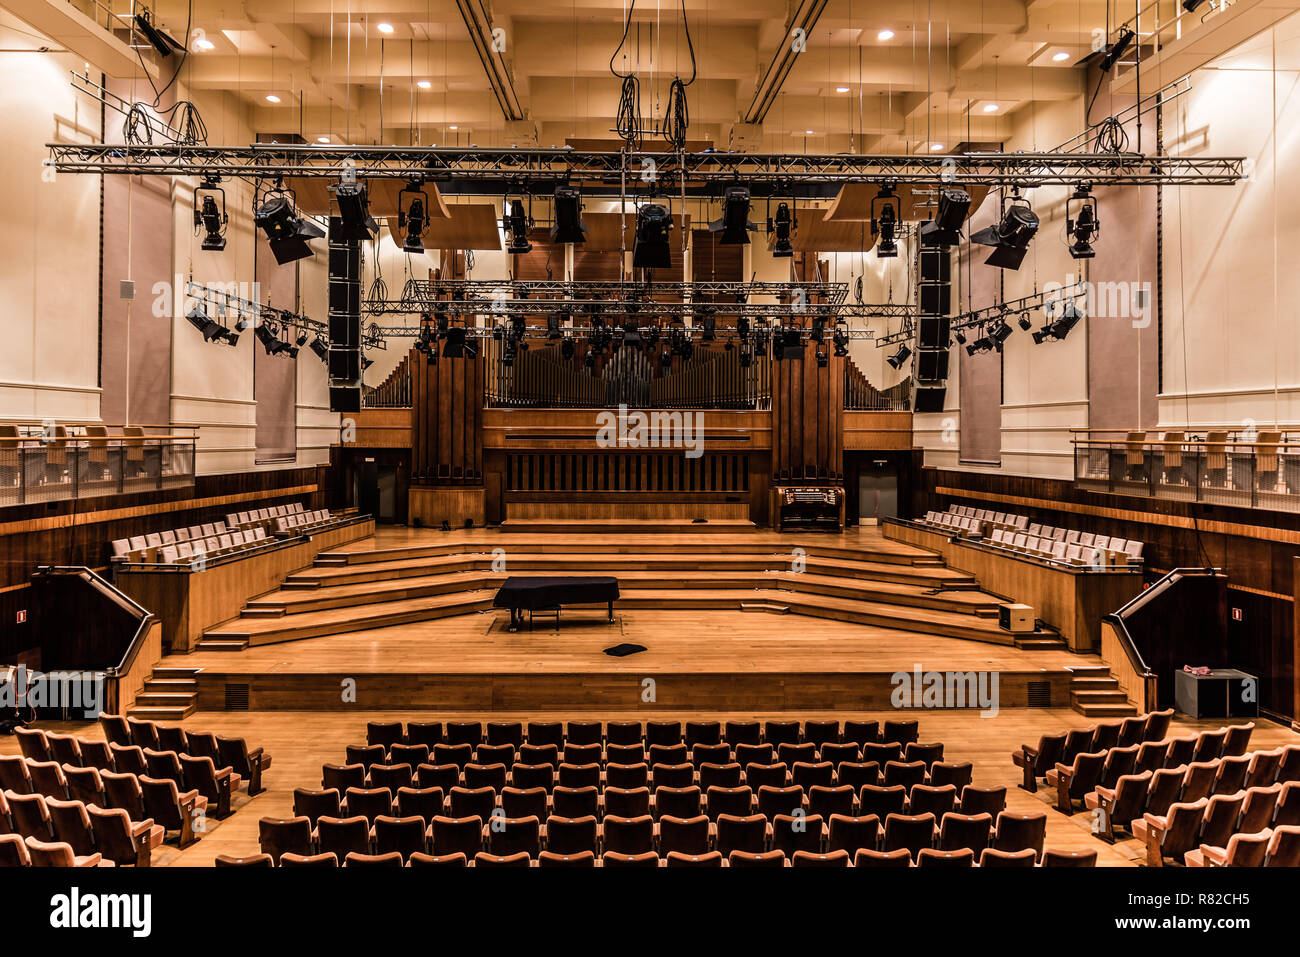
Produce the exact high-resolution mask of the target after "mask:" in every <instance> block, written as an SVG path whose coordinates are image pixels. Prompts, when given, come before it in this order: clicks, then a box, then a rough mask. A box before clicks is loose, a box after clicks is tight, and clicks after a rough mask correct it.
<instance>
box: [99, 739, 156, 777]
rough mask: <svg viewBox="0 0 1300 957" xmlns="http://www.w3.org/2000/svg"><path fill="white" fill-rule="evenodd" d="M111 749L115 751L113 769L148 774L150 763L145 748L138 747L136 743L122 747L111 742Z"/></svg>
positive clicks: (125, 772)
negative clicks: (145, 757) (146, 759)
mask: <svg viewBox="0 0 1300 957" xmlns="http://www.w3.org/2000/svg"><path fill="white" fill-rule="evenodd" d="M108 747H109V750H110V751H112V752H113V770H115V771H117V772H118V773H119V774H135V775H140V774H147V773H148V771H149V765H148V763H147V762H146V761H145V759H144V749H143V748H139V747H136V746H135V745H134V744H133V745H130V746H129V747H122V746H121V745H117V744H110V745H109V746H108Z"/></svg>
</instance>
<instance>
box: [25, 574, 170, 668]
mask: <svg viewBox="0 0 1300 957" xmlns="http://www.w3.org/2000/svg"><path fill="white" fill-rule="evenodd" d="M83 572H84V573H85V574H87V575H89V576H90V577H91V578H93V579H95V581H97V582H99V583H100V584H101V585H103V586H104V587H105V588H107V589H108V590H109V591H111V592H112V593H113V595H114V597H115V598H116V599H117V600H118V601H120V602H122V603H123V604H125V605H130V606H131V607H132V608H133V609H135V610H136V611H137V612H139V613H140V623H139V624H138V625H137V626H136V629H135V634H134V635H132V636H131V641H130V642H129V643H128V644H127V647H126V651H125V652H123V654H122V660H121V661H120V662H119V663H118V664H117V665H116V666H114V667H109V668H105V669H104V675H105V676H106V677H109V678H117V677H120V676H122V675H124V674H126V673H127V672H128V671H130V670H131V666H132V665H133V664H135V659H136V658H137V657H139V655H140V649H141V648H142V647H143V646H144V639H145V636H146V635H148V633H149V629H150V627H151V626H152V625H153V623H154V622H156V621H158V616H157V615H155V614H154V613H153V612H151V611H149V609H147V608H145V607H144V606H143V605H141V604H140V603H139V602H138V601H136V600H135V599H134V598H132V597H131V596H130V595H128V594H126V593H125V592H123V591H121V590H120V589H118V588H117V586H115V585H114V584H113V583H112V582H110V581H109V580H108V579H106V578H104V577H103V576H102V575H100V574H98V573H97V572H95V570H94V569H91V568H87V567H86V566H85V565H40V566H38V567H37V569H36V574H38V575H39V574H42V573H44V574H60V575H80V574H82V573H83Z"/></svg>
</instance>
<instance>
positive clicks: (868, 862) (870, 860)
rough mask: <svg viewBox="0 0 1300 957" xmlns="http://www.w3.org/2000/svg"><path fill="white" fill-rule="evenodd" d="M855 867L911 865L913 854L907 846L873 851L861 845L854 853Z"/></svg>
mask: <svg viewBox="0 0 1300 957" xmlns="http://www.w3.org/2000/svg"><path fill="white" fill-rule="evenodd" d="M853 866H854V867H911V866H912V855H911V852H909V851H908V849H907V848H905V847H900V848H899V849H898V850H896V851H873V850H871V849H870V848H866V847H860V848H858V850H857V852H856V853H855V854H854V855H853Z"/></svg>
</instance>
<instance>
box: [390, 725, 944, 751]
mask: <svg viewBox="0 0 1300 957" xmlns="http://www.w3.org/2000/svg"><path fill="white" fill-rule="evenodd" d="M918 740H919V722H917V721H916V720H915V719H896V720H886V721H884V722H883V724H882V723H881V722H879V721H845V722H843V724H842V725H841V723H840V722H839V721H836V720H815V719H806V720H804V721H802V722H800V721H797V720H774V721H763V722H759V721H725V722H724V721H707V720H704V721H687V722H685V724H684V725H683V722H681V721H667V720H652V721H645V722H641V721H586V720H583V721H568V722H560V721H529V722H527V723H525V722H522V721H489V722H487V725H486V734H485V732H484V724H483V722H481V721H459V720H456V721H447V722H445V724H444V722H442V721H410V722H407V723H406V725H405V727H404V726H403V724H402V722H400V721H371V722H368V723H367V725H366V743H367V744H372V745H373V744H381V745H383V746H384V747H390V746H392V745H394V744H425V745H428V746H429V747H430V748H432V747H433V746H434V745H435V744H469V745H472V746H474V747H478V746H479V745H480V744H489V745H500V744H513V745H514V746H515V747H516V748H518V747H520V746H521V745H523V744H532V745H549V744H553V745H555V746H556V747H558V748H563V747H565V746H566V745H568V744H575V745H585V744H602V743H603V744H620V745H632V744H638V743H639V744H644V745H645V746H646V747H649V746H650V745H655V744H658V745H674V744H679V743H685V744H686V746H687V747H694V746H695V745H697V744H720V743H727V744H730V745H732V746H733V747H735V746H736V745H738V744H750V745H753V744H763V743H767V744H771V745H773V746H776V745H778V744H798V743H800V742H805V741H810V742H812V743H813V744H815V745H818V746H820V745H822V744H826V743H837V742H840V741H850V742H858V743H859V744H864V745H865V744H868V743H877V742H889V741H897V742H899V743H901V744H907V743H909V742H913V741H918Z"/></svg>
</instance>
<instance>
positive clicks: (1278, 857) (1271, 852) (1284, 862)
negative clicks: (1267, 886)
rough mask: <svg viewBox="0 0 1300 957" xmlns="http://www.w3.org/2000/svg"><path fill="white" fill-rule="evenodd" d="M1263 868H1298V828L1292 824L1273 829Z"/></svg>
mask: <svg viewBox="0 0 1300 957" xmlns="http://www.w3.org/2000/svg"><path fill="white" fill-rule="evenodd" d="M1264 866H1265V867H1300V827H1297V826H1295V825H1292V824H1284V825H1279V826H1276V827H1274V828H1273V836H1272V838H1271V839H1270V840H1269V843H1268V854H1267V856H1266V857H1265V858H1264Z"/></svg>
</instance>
